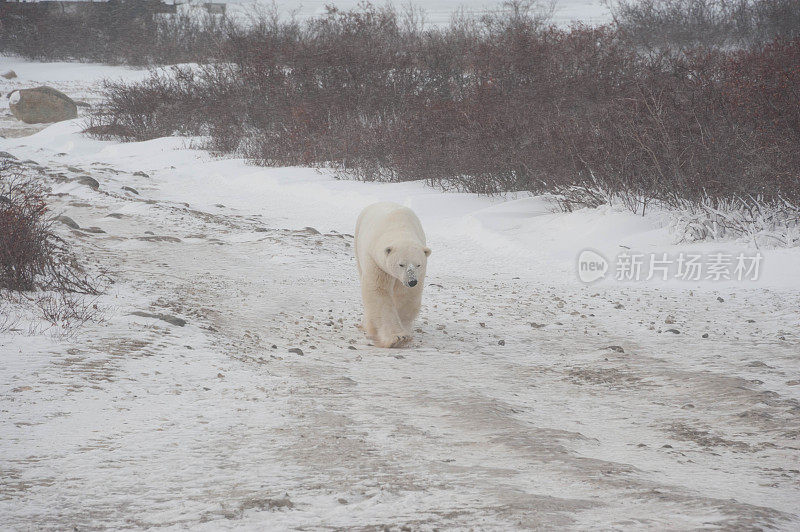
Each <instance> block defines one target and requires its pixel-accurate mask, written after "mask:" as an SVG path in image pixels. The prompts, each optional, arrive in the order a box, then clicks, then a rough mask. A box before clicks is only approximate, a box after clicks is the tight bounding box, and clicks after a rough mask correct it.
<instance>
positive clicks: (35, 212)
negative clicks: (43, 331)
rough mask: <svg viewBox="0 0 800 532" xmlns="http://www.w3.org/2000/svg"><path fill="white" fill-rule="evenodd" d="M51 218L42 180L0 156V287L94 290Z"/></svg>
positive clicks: (65, 290) (95, 281)
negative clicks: (34, 177) (34, 178)
mask: <svg viewBox="0 0 800 532" xmlns="http://www.w3.org/2000/svg"><path fill="white" fill-rule="evenodd" d="M52 223H53V222H52V220H51V218H50V217H49V216H48V213H47V204H46V203H45V201H44V190H43V189H42V187H41V185H40V184H38V183H37V182H36V181H35V180H33V179H32V178H30V177H26V176H25V175H24V174H23V173H22V172H20V171H19V170H18V167H17V165H16V164H14V162H13V161H9V160H7V159H4V160H2V161H0V289H6V290H12V291H18V292H29V291H33V290H36V289H41V290H46V291H56V292H69V293H80V294H97V293H99V289H98V287H97V280H96V279H95V278H93V277H92V276H91V275H89V274H88V273H87V272H86V271H84V269H83V268H82V267H81V266H80V265H79V264H78V263H77V261H76V260H75V257H74V256H73V255H72V254H71V253H70V250H69V246H68V244H67V243H66V242H65V241H64V240H63V239H62V238H60V237H59V236H58V235H56V234H55V232H54V231H53V229H52Z"/></svg>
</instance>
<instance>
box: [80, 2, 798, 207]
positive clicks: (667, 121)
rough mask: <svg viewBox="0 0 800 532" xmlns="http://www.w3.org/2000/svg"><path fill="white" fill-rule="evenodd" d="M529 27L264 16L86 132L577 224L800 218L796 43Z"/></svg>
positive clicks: (513, 21) (115, 87)
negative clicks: (190, 145)
mask: <svg viewBox="0 0 800 532" xmlns="http://www.w3.org/2000/svg"><path fill="white" fill-rule="evenodd" d="M529 7H530V6H528V5H527V4H515V5H511V6H510V7H509V9H507V10H506V11H504V12H501V13H492V14H488V15H485V16H483V17H480V18H468V17H463V16H461V17H457V18H455V19H454V21H453V22H452V23H451V25H450V26H448V27H446V28H439V29H423V28H422V27H420V25H419V24H418V23H414V22H413V17H412V19H411V21H410V22H409V21H408V19H407V18H406V19H405V20H406V21H405V22H404V19H403V18H401V17H399V16H398V15H397V14H396V13H395V12H394V11H393V10H391V9H388V8H380V9H378V8H373V7H366V8H364V9H361V10H357V11H346V12H342V11H338V10H336V9H333V8H331V9H330V10H329V12H328V13H327V14H326V15H324V16H321V17H318V18H315V19H311V20H308V21H305V22H303V23H298V22H297V21H294V20H290V21H286V22H284V21H281V20H280V19H278V18H277V17H269V16H262V17H260V18H257V19H255V21H254V23H253V25H252V26H251V27H250V28H249V29H247V28H243V27H233V26H232V27H229V28H228V34H227V37H226V40H225V43H224V46H223V53H224V55H225V56H226V57H227V58H228V59H229V61H228V62H226V63H218V64H213V65H208V66H205V67H201V68H193V69H188V68H176V69H174V70H173V71H172V72H171V73H170V74H169V75H164V74H154V75H153V76H152V77H151V78H150V79H148V80H146V81H144V82H142V83H139V84H132V85H124V84H112V85H109V86H108V96H109V104H108V107H107V108H106V109H105V110H102V111H100V112H99V113H98V114H96V115H95V116H94V117H93V119H92V123H91V127H90V129H89V131H90V132H92V133H94V134H98V135H119V136H123V137H128V138H134V139H138V140H143V139H148V138H154V137H158V136H163V135H171V134H175V133H183V134H191V135H204V136H206V137H208V138H209V139H210V140H209V144H208V147H209V148H211V149H213V150H215V151H218V152H221V153H237V154H239V155H243V156H245V157H249V158H251V159H252V160H253V161H255V162H256V163H258V164H263V165H320V166H329V167H333V168H335V169H337V170H338V171H339V172H340V173H341V174H342V175H347V176H350V177H355V178H357V179H363V180H387V181H398V180H425V181H426V182H428V183H430V184H432V185H436V186H440V187H442V188H447V189H455V190H463V191H469V192H477V193H481V194H497V193H502V192H506V191H522V190H524V191H530V192H533V193H554V194H556V195H557V197H558V198H560V199H559V200H558V201H560V204H561V208H563V209H566V210H569V209H574V208H578V207H580V206H581V205H584V206H595V205H598V204H600V203H617V204H621V205H624V206H625V207H626V208H628V209H629V210H630V211H631V212H635V213H639V214H645V213H646V212H647V210H648V209H649V208H650V207H651V206H654V207H664V206H666V207H675V208H683V207H684V206H685V204H686V202H689V203H690V204H698V205H699V204H701V203H702V202H705V201H711V202H712V203H713V204H714V205H716V204H722V203H724V202H725V201H733V200H735V198H748V197H753V198H761V200H763V201H764V202H766V203H765V204H771V202H775V201H778V200H779V199H780V200H781V201H785V202H788V203H789V204H791V205H798V204H800V170H799V169H800V150H798V146H800V131H798V127H800V126H798V124H800V100H798V98H797V87H798V86H800V79H798V75H800V74H799V73H800V68H799V66H800V38H795V39H776V40H772V41H769V42H766V43H763V44H757V45H756V44H754V45H750V46H748V47H747V48H744V49H739V50H722V49H705V48H700V49H682V50H679V49H674V48H670V47H664V48H662V49H658V50H650V51H649V52H648V53H641V50H640V49H636V48H635V47H632V46H631V41H630V39H629V37H628V36H626V35H625V34H624V32H621V31H620V30H619V28H617V27H614V26H601V27H587V26H583V25H575V26H572V27H570V28H567V29H563V28H555V27H549V26H546V25H545V24H544V23H543V21H542V18H541V17H540V16H538V15H537V14H536V13H535V12H531V11H530V9H529ZM726 31H728V30H726ZM714 202H716V203H714Z"/></svg>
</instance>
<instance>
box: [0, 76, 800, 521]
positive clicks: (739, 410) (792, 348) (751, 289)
mask: <svg viewBox="0 0 800 532" xmlns="http://www.w3.org/2000/svg"><path fill="white" fill-rule="evenodd" d="M85 66H87V65H75V68H83V67H85ZM4 67H5V64H4V63H3V61H0V71H4ZM17 68H19V70H24V68H25V65H24V64H19V65H17ZM19 70H18V73H20V72H19ZM90 70H91V69H90ZM66 71H69V69H68V68H66V69H65V72H66ZM132 72H133V73H132ZM135 74H136V73H135V71H129V70H125V69H112V70H111V71H110V72H109V73H108V74H106V75H114V76H119V75H135ZM65 76H66V77H67V78H69V75H68V74H65ZM86 76H87V80H88V81H87V82H86V83H83V84H77V85H76V87H75V90H76V91H84V92H85V93H88V94H84V96H82V97H90V96H91V94H92V93H93V91H94V90H95V87H96V86H95V85H94V84H93V82H92V81H91V80H92V79H95V78H92V77H91V75H90V74H86ZM3 83H4V84H6V82H5V81H3ZM5 88H6V85H4V86H3V89H4V90H5ZM67 88H69V87H67ZM68 93H69V92H68ZM79 93H80V92H79ZM80 94H83V93H80ZM70 95H73V96H74V94H70ZM80 129H81V123H80V120H76V121H70V122H63V123H60V124H55V125H52V126H50V127H48V128H46V129H44V130H42V131H40V132H38V133H36V134H34V135H31V136H26V137H21V138H8V139H0V151H6V152H8V153H10V154H12V155H13V156H15V157H17V158H18V159H19V160H20V161H24V162H22V166H23V167H24V168H25V169H26V171H30V172H35V173H37V174H38V175H40V176H41V178H42V179H43V180H44V181H45V182H46V183H47V184H48V185H49V186H50V187H51V188H52V195H51V196H50V199H51V201H52V203H53V206H54V210H55V211H56V212H59V213H63V214H65V215H67V216H69V217H71V218H73V219H74V220H75V221H76V222H77V223H78V224H79V225H80V226H81V227H91V226H94V227H99V228H101V229H102V230H103V231H105V232H104V233H89V232H85V231H80V230H70V229H68V228H67V227H66V226H64V227H62V228H61V229H62V230H63V234H64V235H65V236H66V237H68V238H69V239H70V240H72V241H74V242H75V245H76V248H77V250H78V252H79V254H80V255H81V256H82V258H83V260H84V261H85V262H87V263H97V264H102V265H104V266H105V267H107V268H109V269H110V270H111V271H112V272H113V274H114V278H115V281H116V282H115V284H114V285H112V287H111V289H110V290H109V292H108V294H107V295H105V296H102V297H101V298H100V299H99V300H98V305H99V306H100V307H101V309H103V310H104V318H105V319H104V321H103V322H102V323H93V324H88V325H86V326H85V327H84V328H82V329H80V330H79V331H78V332H77V334H76V335H75V336H74V337H72V338H71V339H69V340H65V339H59V338H57V337H53V336H52V335H47V334H43V335H33V336H31V335H26V334H23V332H24V331H8V332H6V333H2V334H0V412H2V415H0V471H2V474H0V523H3V527H7V528H11V529H29V528H33V529H66V528H71V527H73V526H74V527H77V528H78V529H84V528H103V527H111V528H123V527H126V528H147V527H151V526H152V527H156V526H158V527H165V528H175V529H178V528H192V529H201V530H202V529H205V530H218V529H221V528H236V529H253V530H263V529H287V528H305V529H309V528H311V529H317V528H336V527H340V528H347V529H351V528H355V529H359V528H361V529H383V528H384V527H388V528H389V529H398V530H399V529H403V527H405V529H413V530H417V529H419V530H429V529H433V528H447V529H453V528H456V529H457V528H472V529H490V530H491V529H496V530H508V529H525V528H570V529H595V528H600V529H610V528H616V529H694V528H704V529H706V528H726V529H741V528H767V527H775V528H778V529H785V530H793V529H797V528H798V526H800V514H799V513H798V501H800V467H799V466H798V464H799V463H800V448H798V438H799V437H800V357H798V354H800V253H799V252H798V251H799V250H798V249H788V250H787V249H783V250H781V249H775V250H760V251H761V252H762V254H763V263H762V270H761V272H760V278H759V280H758V281H757V282H756V281H747V280H745V281H735V280H730V281H719V282H714V281H710V280H703V281H699V282H696V281H679V280H674V279H672V280H670V281H655V280H653V281H638V282H637V281H617V280H615V279H614V278H613V277H614V275H613V272H612V273H610V274H609V276H608V279H607V280H604V281H600V282H598V283H594V284H584V283H581V282H580V281H579V280H578V278H577V274H576V259H577V257H578V254H579V252H580V251H581V250H583V249H586V248H592V249H594V250H596V251H598V252H600V253H601V254H602V255H604V256H605V257H607V258H608V259H609V260H610V261H613V258H614V256H615V255H616V254H617V253H619V252H621V251H637V250H638V251H641V252H644V253H659V254H660V253H661V252H664V253H669V254H671V255H676V254H679V253H683V252H685V253H706V254H707V253H712V252H725V253H727V254H731V255H734V254H737V253H740V252H741V253H746V254H752V253H753V252H754V250H752V249H749V247H748V246H747V245H746V244H744V243H732V242H728V243H719V242H716V243H700V244H691V245H688V244H685V245H676V244H674V243H673V240H674V237H673V236H672V235H670V234H669V231H668V229H667V228H666V227H667V215H666V214H665V213H654V214H652V215H648V216H647V217H644V218H643V217H637V216H634V215H631V214H629V213H626V212H624V211H622V210H616V209H611V208H602V209H594V210H588V209H587V210H582V211H578V212H574V213H571V214H561V213H553V212H552V206H551V205H550V204H549V203H548V202H547V201H545V200H544V199H542V198H530V197H524V196H509V197H505V198H483V197H477V196H474V195H469V194H456V193H442V192H439V191H436V190H433V189H430V188H427V187H425V186H424V185H423V184H421V183H402V184H378V183H358V182H353V181H344V180H337V179H335V178H334V177H333V176H331V175H330V174H329V173H327V172H320V171H316V170H313V169H307V168H258V167H254V166H249V165H247V164H246V163H245V162H244V161H241V160H235V159H215V158H213V157H211V156H210V155H209V154H208V153H206V152H204V151H202V150H197V149H192V148H191V146H192V145H193V144H192V142H193V140H192V139H182V138H165V139H158V140H154V141H150V142H144V143H131V144H120V143H113V142H101V141H96V140H92V139H88V138H86V137H84V136H82V135H81V134H80ZM83 175H89V176H91V177H93V178H94V179H96V180H97V181H98V182H99V183H100V187H99V189H98V190H94V189H92V188H90V187H88V186H85V185H82V184H80V183H79V182H78V179H79V178H80V177H81V176H83ZM122 187H129V188H130V189H133V191H131V190H124V189H123V188H122ZM134 191H135V192H134ZM386 199H391V200H393V201H397V202H399V203H403V204H406V205H408V206H410V207H412V208H414V209H415V210H416V211H417V213H418V214H419V216H420V218H421V219H422V222H423V225H424V226H425V229H426V231H427V233H428V237H429V244H430V246H431V247H432V248H433V254H432V256H431V259H430V263H429V274H428V278H427V279H426V288H425V297H424V302H423V310H422V313H421V316H420V320H419V323H418V329H417V331H416V338H415V340H414V342H413V343H412V344H411V346H409V347H408V348H405V349H399V350H385V349H378V348H375V347H373V346H371V345H369V343H368V341H367V340H366V339H365V338H364V336H363V334H362V333H361V332H360V331H359V330H358V329H357V327H356V325H357V323H358V322H359V319H360V300H359V289H358V282H357V275H356V271H355V262H354V259H353V257H352V237H351V236H350V234H352V231H353V226H354V224H355V219H356V217H357V215H358V212H359V210H360V209H361V208H363V207H364V206H365V205H368V204H369V203H371V202H373V201H379V200H386ZM613 267H614V265H613V263H612V264H611V268H612V269H613ZM134 312H143V313H145V314H148V315H149V316H150V317H148V316H140V315H134V314H132V313H134ZM159 316H160V317H159ZM162 318H166V320H165V319H162ZM173 318H179V319H182V320H185V322H186V323H185V324H184V325H183V326H181V325H180V322H179V321H176V320H175V319H173Z"/></svg>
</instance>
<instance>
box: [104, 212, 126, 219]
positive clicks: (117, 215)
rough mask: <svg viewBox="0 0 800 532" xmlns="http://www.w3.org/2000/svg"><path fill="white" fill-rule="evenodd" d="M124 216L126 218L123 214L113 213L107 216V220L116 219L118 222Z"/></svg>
mask: <svg viewBox="0 0 800 532" xmlns="http://www.w3.org/2000/svg"><path fill="white" fill-rule="evenodd" d="M123 216H125V215H124V214H121V213H118V212H112V213H111V214H107V215H106V218H116V219H117V220H119V219H120V218H122V217H123Z"/></svg>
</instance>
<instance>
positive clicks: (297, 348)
mask: <svg viewBox="0 0 800 532" xmlns="http://www.w3.org/2000/svg"><path fill="white" fill-rule="evenodd" d="M289 352H290V353H294V354H296V355H300V356H303V350H302V349H300V348H299V347H293V348H291V349H289Z"/></svg>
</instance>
